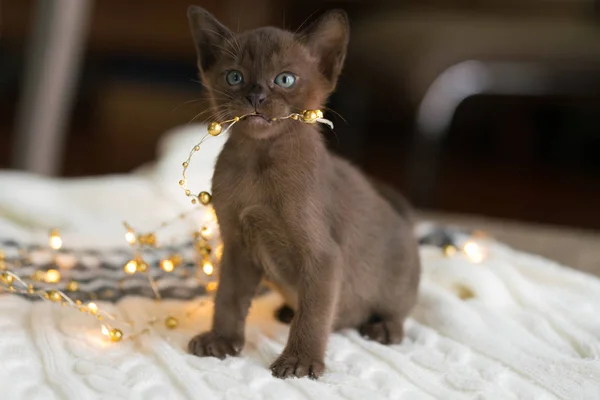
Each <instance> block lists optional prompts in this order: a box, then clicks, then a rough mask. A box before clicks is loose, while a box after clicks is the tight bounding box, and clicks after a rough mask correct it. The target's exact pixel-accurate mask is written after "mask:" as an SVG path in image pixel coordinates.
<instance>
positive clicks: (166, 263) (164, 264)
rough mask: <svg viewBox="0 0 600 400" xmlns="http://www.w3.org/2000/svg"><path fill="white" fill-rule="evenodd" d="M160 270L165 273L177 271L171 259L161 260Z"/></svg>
mask: <svg viewBox="0 0 600 400" xmlns="http://www.w3.org/2000/svg"><path fill="white" fill-rule="evenodd" d="M160 268H162V270H163V271H165V272H173V270H174V269H175V264H173V261H171V260H169V259H166V260H161V262H160Z"/></svg>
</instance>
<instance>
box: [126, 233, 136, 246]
mask: <svg viewBox="0 0 600 400" xmlns="http://www.w3.org/2000/svg"><path fill="white" fill-rule="evenodd" d="M125 240H127V243H129V244H134V243H135V241H136V237H135V233H133V231H131V230H128V231H127V233H125Z"/></svg>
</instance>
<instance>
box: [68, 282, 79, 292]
mask: <svg viewBox="0 0 600 400" xmlns="http://www.w3.org/2000/svg"><path fill="white" fill-rule="evenodd" d="M67 290H68V291H69V292H76V291H78V290H79V283H77V282H76V281H69V283H67Z"/></svg>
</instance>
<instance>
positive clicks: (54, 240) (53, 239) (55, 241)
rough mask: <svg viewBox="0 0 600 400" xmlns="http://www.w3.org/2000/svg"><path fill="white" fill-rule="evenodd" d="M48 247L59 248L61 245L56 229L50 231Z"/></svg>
mask: <svg viewBox="0 0 600 400" xmlns="http://www.w3.org/2000/svg"><path fill="white" fill-rule="evenodd" d="M50 247H51V248H52V249H53V250H60V248H61V247H62V239H61V237H60V232H59V231H58V229H52V230H51V231H50Z"/></svg>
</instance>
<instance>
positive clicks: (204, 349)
mask: <svg viewBox="0 0 600 400" xmlns="http://www.w3.org/2000/svg"><path fill="white" fill-rule="evenodd" d="M243 347H244V342H243V340H234V339H230V338H225V337H222V336H218V335H216V334H215V333H214V332H205V333H202V334H200V335H197V336H194V337H193V338H192V340H190V342H189V344H188V351H189V352H190V353H191V354H194V355H197V356H199V357H217V358H221V359H223V358H225V357H226V356H237V355H238V354H240V351H242V348H243Z"/></svg>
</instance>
